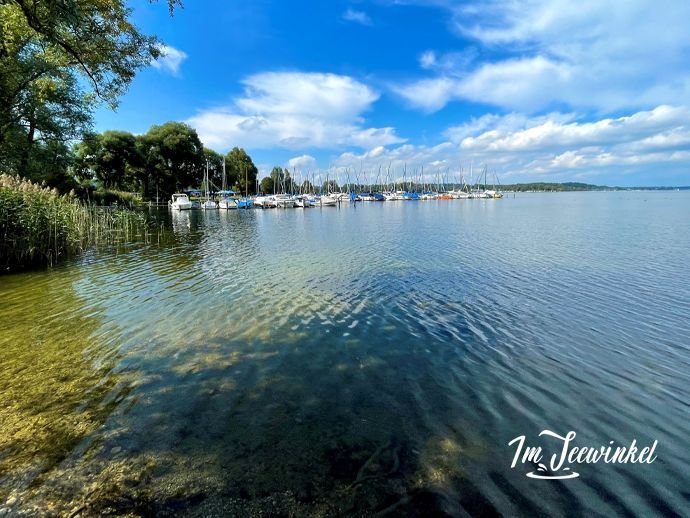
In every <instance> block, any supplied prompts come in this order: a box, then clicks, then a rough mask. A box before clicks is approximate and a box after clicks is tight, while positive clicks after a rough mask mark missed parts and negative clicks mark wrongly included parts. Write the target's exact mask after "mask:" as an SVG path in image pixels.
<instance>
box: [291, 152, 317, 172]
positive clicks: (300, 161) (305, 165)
mask: <svg viewBox="0 0 690 518" xmlns="http://www.w3.org/2000/svg"><path fill="white" fill-rule="evenodd" d="M288 166H290V167H293V168H295V169H309V168H313V167H316V158H314V157H313V156H311V155H302V156H296V157H293V158H291V159H290V160H288Z"/></svg>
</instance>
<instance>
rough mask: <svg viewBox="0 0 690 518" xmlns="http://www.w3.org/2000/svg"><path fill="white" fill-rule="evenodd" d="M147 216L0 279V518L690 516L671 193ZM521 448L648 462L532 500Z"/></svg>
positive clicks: (688, 338) (683, 325)
mask: <svg viewBox="0 0 690 518" xmlns="http://www.w3.org/2000/svg"><path fill="white" fill-rule="evenodd" d="M169 217H170V220H171V221H170V226H171V230H172V233H173V236H174V237H173V239H172V242H171V243H167V244H166V245H160V246H159V245H158V244H149V245H144V244H140V245H133V246H131V247H130V248H129V249H128V250H118V251H101V252H99V253H92V254H89V255H88V256H87V257H84V258H83V259H81V260H79V261H77V262H74V263H72V264H69V265H65V266H63V267H61V268H57V269H54V270H52V271H48V272H39V273H28V274H21V275H14V276H6V277H1V278H0V315H1V321H0V418H1V421H0V423H1V424H0V427H1V428H0V514H2V512H3V511H4V512H9V513H11V514H20V513H25V514H27V515H35V514H66V515H69V514H71V513H74V512H75V511H80V512H81V513H82V514H83V515H91V514H93V515H96V514H101V513H105V512H117V513H126V512H129V513H133V514H144V515H146V514H154V513H157V514H163V515H165V514H173V513H179V514H189V515H204V514H205V515H208V514H211V515H213V514H216V515H222V514H225V515H228V514H236V515H242V516H245V515H250V514H260V513H264V514H270V513H274V514H280V513H283V514H290V513H293V514H297V515H314V516H332V515H335V514H360V515H369V514H375V513H381V514H390V515H400V514H402V515H413V516H414V515H418V516H424V515H429V514H435V515H439V514H443V513H446V514H448V515H453V516H456V515H463V513H469V514H470V515H480V514H486V515H491V514H504V515H566V514H569V515H572V514H580V515H587V516H591V515H612V514H618V515H638V516H646V515H650V514H666V515H673V514H674V513H675V514H679V515H682V514H684V513H685V512H686V510H687V509H688V508H689V507H690V491H689V490H688V487H690V475H688V473H689V472H688V468H687V466H688V465H689V463H690V453H689V450H688V446H690V443H689V440H688V437H689V436H690V435H689V432H690V425H689V424H688V422H689V419H688V418H689V417H690V318H689V317H690V275H689V274H690V266H689V265H690V193H687V192H625V193H573V194H531V195H530V194H523V195H517V197H516V198H514V199H513V198H506V199H503V200H497V201H494V200H486V201H480V200H467V201H462V200H458V201H450V202H449V201H438V202H436V201H434V202H398V203H381V204H378V203H368V204H358V205H357V206H356V207H351V206H349V205H344V206H343V207H341V208H340V209H337V208H324V209H311V210H307V211H303V210H301V209H296V210H288V211H275V210H270V211H268V210H267V211H249V212H238V211H231V212H229V213H228V212H220V213H219V212H213V213H202V212H192V213H175V214H171V215H170V216H169ZM543 429H551V430H553V431H556V432H558V433H561V434H565V433H566V432H567V431H569V430H574V431H576V432H577V440H576V442H577V443H578V445H580V446H583V445H591V446H600V445H607V444H608V443H609V441H610V440H614V441H616V443H617V444H620V445H627V444H629V443H630V441H632V439H636V440H637V441H638V443H640V445H648V444H651V443H652V442H653V441H654V440H657V441H658V446H657V451H656V454H657V457H658V458H657V460H656V461H655V462H654V463H653V464H641V465H631V464H627V465H618V464H604V463H603V462H601V463H598V464H584V465H579V466H577V467H576V468H577V471H578V472H579V473H580V477H579V478H577V479H574V480H566V481H541V480H534V479H530V478H527V477H526V476H525V473H526V472H528V471H532V470H533V467H532V466H529V465H525V466H522V465H518V466H517V467H516V468H515V469H511V467H510V465H511V462H512V459H513V455H514V451H515V450H514V447H512V446H508V442H509V441H511V440H512V439H513V438H514V437H516V436H519V435H526V436H527V441H528V443H529V444H530V445H535V446H536V445H540V444H544V442H540V439H539V438H538V437H537V435H538V433H539V432H540V431H542V430H543Z"/></svg>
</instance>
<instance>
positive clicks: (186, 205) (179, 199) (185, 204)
mask: <svg viewBox="0 0 690 518" xmlns="http://www.w3.org/2000/svg"><path fill="white" fill-rule="evenodd" d="M170 208H172V209H175V210H189V209H191V208H192V202H191V201H189V196H187V195H186V194H184V193H176V194H173V195H172V199H171V200H170Z"/></svg>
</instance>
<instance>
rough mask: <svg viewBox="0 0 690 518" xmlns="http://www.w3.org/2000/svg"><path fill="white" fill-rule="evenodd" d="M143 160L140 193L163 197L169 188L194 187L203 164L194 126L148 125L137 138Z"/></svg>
mask: <svg viewBox="0 0 690 518" xmlns="http://www.w3.org/2000/svg"><path fill="white" fill-rule="evenodd" d="M139 151H140V153H141V156H142V158H143V164H144V172H145V178H144V190H143V193H144V196H145V197H151V198H153V197H155V196H158V197H159V198H161V197H162V198H167V197H169V196H170V195H171V194H172V193H173V192H178V191H181V190H183V189H188V188H190V187H197V186H199V185H200V184H201V180H202V179H203V171H204V167H205V166H206V164H205V160H204V148H203V146H202V144H201V141H200V140H199V136H198V135H197V133H196V130H195V129H194V128H191V127H190V126H188V125H186V124H183V123H181V122H166V123H165V124H162V125H160V126H152V127H151V129H149V131H148V133H146V135H144V136H143V137H141V138H140V142H139Z"/></svg>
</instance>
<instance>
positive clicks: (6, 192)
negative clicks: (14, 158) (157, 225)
mask: <svg viewBox="0 0 690 518" xmlns="http://www.w3.org/2000/svg"><path fill="white" fill-rule="evenodd" d="M148 231H149V224H148V219H147V218H146V216H145V215H144V214H143V213H141V212H136V211H131V210H123V209H118V208H111V207H97V206H94V205H88V204H84V203H81V202H79V200H78V199H77V198H76V197H75V196H74V194H73V193H70V194H64V195H61V194H59V193H58V192H57V191H56V190H55V189H49V188H47V187H44V186H42V185H38V184H35V183H33V182H30V181H28V180H24V179H22V178H19V177H18V176H10V175H6V174H2V175H0V269H1V270H4V271H6V270H13V269H18V268H25V267H30V266H50V265H53V264H55V263H56V262H57V261H58V260H60V259H62V258H65V257H70V256H74V255H77V254H79V253H81V252H83V251H84V250H86V249H87V248H88V247H90V246H93V245H96V244H108V243H117V242H123V241H128V240H130V239H133V238H135V237H136V236H142V235H143V236H146V235H147V233H148Z"/></svg>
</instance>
